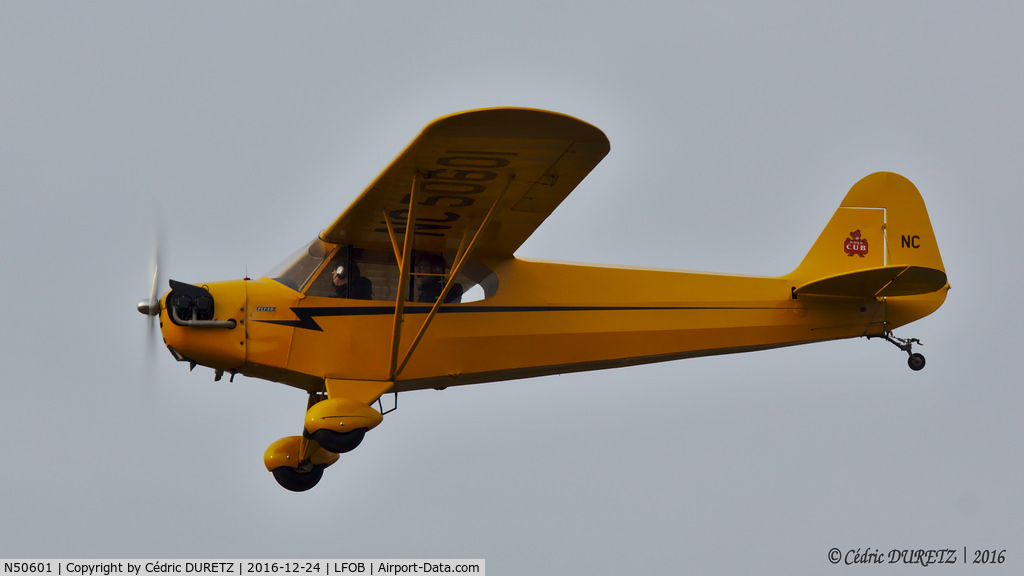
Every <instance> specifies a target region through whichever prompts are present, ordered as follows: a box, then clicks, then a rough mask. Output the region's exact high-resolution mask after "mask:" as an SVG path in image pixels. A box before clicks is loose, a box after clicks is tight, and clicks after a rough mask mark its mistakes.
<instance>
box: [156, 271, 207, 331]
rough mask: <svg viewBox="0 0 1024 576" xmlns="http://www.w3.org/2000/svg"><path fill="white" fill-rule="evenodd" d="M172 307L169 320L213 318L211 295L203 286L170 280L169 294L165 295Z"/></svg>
mask: <svg viewBox="0 0 1024 576" xmlns="http://www.w3.org/2000/svg"><path fill="white" fill-rule="evenodd" d="M167 301H168V302H170V304H171V306H172V307H173V309H174V310H173V312H174V313H173V314H171V315H170V316H171V320H172V321H174V322H175V323H176V324H177V323H178V322H177V321H176V319H181V320H184V321H190V320H213V313H214V303H213V296H212V295H211V294H210V293H209V292H208V291H206V289H205V288H201V287H199V286H193V285H191V284H186V283H184V282H178V281H177V280H171V294H170V295H169V296H168V297H167Z"/></svg>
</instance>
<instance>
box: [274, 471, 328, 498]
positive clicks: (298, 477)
mask: <svg viewBox="0 0 1024 576" xmlns="http://www.w3.org/2000/svg"><path fill="white" fill-rule="evenodd" d="M323 475H324V467H323V466H313V469H312V470H310V471H309V472H299V471H298V470H296V469H295V468H292V467H291V466H280V467H278V468H274V480H277V483H278V484H280V485H281V487H282V488H284V489H286V490H291V491H292V492H305V491H306V490H309V489H310V488H312V487H313V486H316V485H317V483H318V482H320V478H323Z"/></svg>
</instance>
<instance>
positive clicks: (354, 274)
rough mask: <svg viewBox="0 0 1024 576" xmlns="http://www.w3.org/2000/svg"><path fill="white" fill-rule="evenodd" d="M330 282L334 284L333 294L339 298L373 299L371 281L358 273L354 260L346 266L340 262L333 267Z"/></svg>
mask: <svg viewBox="0 0 1024 576" xmlns="http://www.w3.org/2000/svg"><path fill="white" fill-rule="evenodd" d="M331 283H332V284H333V285H334V293H335V295H337V296H338V297H340V298H354V299H356V300H372V299H373V283H372V282H371V281H370V279H369V278H367V277H366V276H362V275H360V274H359V264H357V263H355V262H353V263H352V265H351V266H348V267H346V266H345V265H344V264H342V265H341V266H338V267H337V268H335V269H334V272H332V273H331Z"/></svg>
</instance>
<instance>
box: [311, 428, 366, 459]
mask: <svg viewBox="0 0 1024 576" xmlns="http://www.w3.org/2000/svg"><path fill="white" fill-rule="evenodd" d="M307 435H308V436H309V437H310V438H312V439H313V440H315V441H316V443H317V444H319V445H320V447H321V448H323V449H324V450H327V451H328V452H334V453H335V454H344V453H345V452H351V451H352V450H355V449H356V446H359V444H360V443H362V441H363V436H366V428H356V429H355V430H352V431H351V432H335V431H334V430H328V429H326V428H322V429H320V430H317V431H316V432H313V433H312V434H309V433H307Z"/></svg>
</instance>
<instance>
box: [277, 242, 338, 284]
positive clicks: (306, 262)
mask: <svg viewBox="0 0 1024 576" xmlns="http://www.w3.org/2000/svg"><path fill="white" fill-rule="evenodd" d="M334 246H335V245H334V244H328V243H327V242H324V241H323V240H321V239H319V238H314V239H313V241H312V242H310V243H309V244H307V245H306V246H304V247H302V248H301V249H299V250H298V251H297V252H295V253H294V254H292V255H291V256H289V257H288V259H286V260H285V261H284V262H282V263H280V264H278V265H277V266H276V267H274V268H273V269H272V270H271V271H270V272H268V273H267V277H268V278H273V279H274V280H277V281H278V282H280V283H281V284H284V285H285V286H287V287H289V288H291V289H292V290H302V287H303V286H304V285H305V284H306V282H307V281H308V280H309V277H310V276H312V275H313V273H314V272H316V270H317V268H319V267H320V265H321V264H323V261H324V260H325V259H326V258H327V256H328V255H330V253H331V250H332V249H333V248H334Z"/></svg>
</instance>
